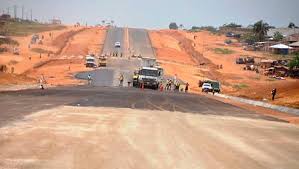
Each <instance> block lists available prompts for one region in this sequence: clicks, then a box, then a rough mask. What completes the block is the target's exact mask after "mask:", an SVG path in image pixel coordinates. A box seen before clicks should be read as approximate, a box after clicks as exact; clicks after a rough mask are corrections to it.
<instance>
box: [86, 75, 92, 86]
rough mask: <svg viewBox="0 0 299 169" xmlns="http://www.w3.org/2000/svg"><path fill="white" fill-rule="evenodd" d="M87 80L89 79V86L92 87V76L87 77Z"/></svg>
mask: <svg viewBox="0 0 299 169" xmlns="http://www.w3.org/2000/svg"><path fill="white" fill-rule="evenodd" d="M87 79H88V85H89V86H90V85H91V81H92V79H91V75H90V74H89V75H88V76H87Z"/></svg>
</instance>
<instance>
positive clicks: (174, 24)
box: [169, 22, 179, 30]
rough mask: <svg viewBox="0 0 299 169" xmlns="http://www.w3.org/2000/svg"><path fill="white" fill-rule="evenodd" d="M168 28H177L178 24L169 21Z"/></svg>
mask: <svg viewBox="0 0 299 169" xmlns="http://www.w3.org/2000/svg"><path fill="white" fill-rule="evenodd" d="M169 29H174V30H177V29H179V27H178V25H177V24H176V23H175V22H171V23H170V24H169Z"/></svg>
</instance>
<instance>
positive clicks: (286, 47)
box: [270, 44, 292, 49]
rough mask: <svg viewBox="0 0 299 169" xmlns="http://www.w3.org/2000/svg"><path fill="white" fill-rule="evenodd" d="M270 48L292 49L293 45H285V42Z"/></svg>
mask: <svg viewBox="0 0 299 169" xmlns="http://www.w3.org/2000/svg"><path fill="white" fill-rule="evenodd" d="M270 48H273V49H292V47H289V46H287V45H284V44H277V45H273V46H271V47H270Z"/></svg>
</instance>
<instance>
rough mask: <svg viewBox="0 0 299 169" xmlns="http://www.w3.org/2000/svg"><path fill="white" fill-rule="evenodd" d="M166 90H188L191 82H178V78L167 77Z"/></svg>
mask: <svg viewBox="0 0 299 169" xmlns="http://www.w3.org/2000/svg"><path fill="white" fill-rule="evenodd" d="M165 90H166V91H180V92H182V91H184V92H186V93H187V92H188V90H189V83H186V84H181V83H180V82H178V81H177V80H175V79H174V80H171V79H167V81H166V84H165Z"/></svg>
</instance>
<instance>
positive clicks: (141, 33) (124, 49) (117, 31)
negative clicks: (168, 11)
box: [76, 28, 155, 87]
mask: <svg viewBox="0 0 299 169" xmlns="http://www.w3.org/2000/svg"><path fill="white" fill-rule="evenodd" d="M115 42H120V43H121V48H115ZM136 52H137V53H136ZM113 53H118V56H117V57H113V56H109V57H108V64H107V67H106V68H98V69H96V70H94V71H92V72H84V73H79V74H78V75H77V76H76V77H77V78H80V79H87V76H88V74H90V75H91V76H92V79H93V82H92V84H93V86H110V87H116V86H119V77H120V75H121V74H122V75H124V86H128V82H132V77H133V72H134V70H136V69H138V68H140V66H141V60H140V59H138V58H131V56H132V54H135V55H142V56H145V57H151V58H154V57H155V56H154V52H153V49H152V46H151V42H150V39H149V36H148V32H147V31H146V30H144V29H131V28H130V29H128V28H110V29H109V30H108V32H107V36H106V40H105V44H104V49H103V54H104V55H110V54H113ZM121 54H122V57H121Z"/></svg>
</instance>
